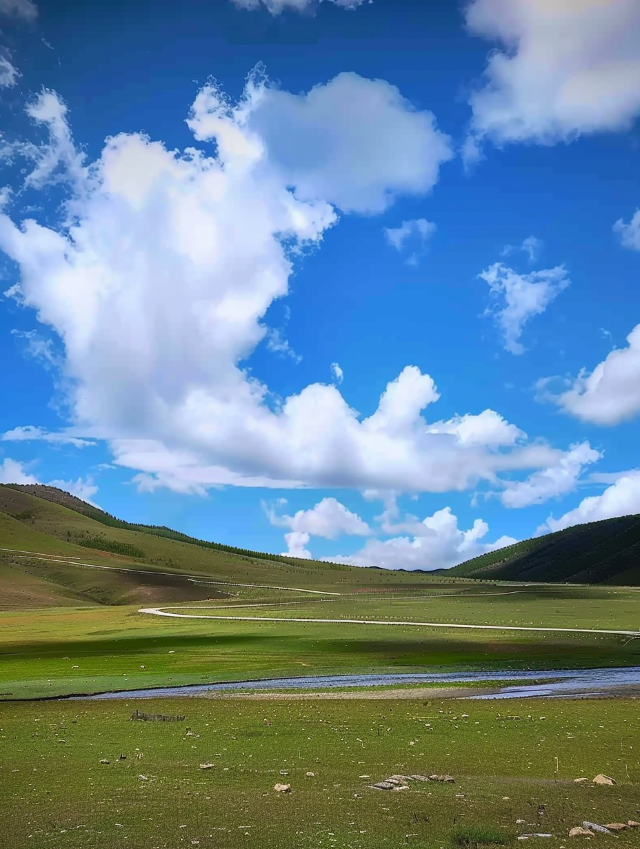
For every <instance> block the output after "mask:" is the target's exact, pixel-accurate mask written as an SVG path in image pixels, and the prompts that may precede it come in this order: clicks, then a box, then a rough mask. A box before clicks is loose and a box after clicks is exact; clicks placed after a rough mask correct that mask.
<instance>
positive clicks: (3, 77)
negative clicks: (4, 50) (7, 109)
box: [0, 56, 20, 88]
mask: <svg viewBox="0 0 640 849" xmlns="http://www.w3.org/2000/svg"><path fill="white" fill-rule="evenodd" d="M19 77H20V72H19V71H18V69H17V68H16V67H15V65H14V64H13V63H12V62H10V61H9V58H8V57H7V56H0V88H13V86H14V85H16V83H17V82H18V79H19Z"/></svg>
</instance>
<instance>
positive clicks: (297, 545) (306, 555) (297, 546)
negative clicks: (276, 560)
mask: <svg viewBox="0 0 640 849" xmlns="http://www.w3.org/2000/svg"><path fill="white" fill-rule="evenodd" d="M284 538H285V541H286V543H287V550H286V551H283V552H282V554H283V555H284V556H286V557H299V558H301V559H302V560H311V552H310V551H309V550H308V549H307V548H305V546H307V545H308V544H309V540H310V539H311V537H310V536H309V534H304V533H300V532H298V531H292V532H291V533H290V534H285V535H284Z"/></svg>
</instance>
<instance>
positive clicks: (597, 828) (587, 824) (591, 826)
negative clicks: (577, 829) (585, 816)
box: [582, 820, 611, 834]
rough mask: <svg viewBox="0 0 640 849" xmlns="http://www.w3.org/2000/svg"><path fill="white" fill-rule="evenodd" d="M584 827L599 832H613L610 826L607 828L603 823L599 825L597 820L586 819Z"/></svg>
mask: <svg viewBox="0 0 640 849" xmlns="http://www.w3.org/2000/svg"><path fill="white" fill-rule="evenodd" d="M582 825H583V827H584V828H588V829H589V830H590V831H597V832H598V833H599V834H611V832H610V831H609V829H608V828H605V826H603V825H598V823H597V822H589V821H588V820H584V822H583V823H582Z"/></svg>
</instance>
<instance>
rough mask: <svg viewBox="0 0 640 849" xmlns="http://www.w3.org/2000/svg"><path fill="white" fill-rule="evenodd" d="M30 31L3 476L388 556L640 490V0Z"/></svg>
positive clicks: (133, 507)
mask: <svg viewBox="0 0 640 849" xmlns="http://www.w3.org/2000/svg"><path fill="white" fill-rule="evenodd" d="M0 39H1V44H2V47H1V49H0V130H1V136H0V166H1V167H0V199H1V206H2V210H1V211H0V274H1V275H2V281H1V283H2V285H1V289H2V292H4V295H3V296H2V298H1V299H0V361H1V362H2V366H3V367H2V369H0V434H1V435H0V481H3V482H11V481H18V482H30V481H39V482H43V483H53V484H54V485H57V486H61V487H63V488H66V489H69V490H70V491H72V492H75V493H76V494H79V495H80V496H81V497H85V498H88V499H90V500H92V501H93V502H94V503H97V504H99V505H100V506H101V507H103V508H104V509H106V510H108V511H109V512H111V513H114V514H116V515H118V516H121V517H123V518H126V519H130V520H133V521H144V522H151V523H154V524H167V525H170V526H172V527H175V528H178V529H180V530H183V531H185V532H187V533H191V534H194V535H197V536H200V537H203V538H207V539H214V540H217V541H220V542H225V543H229V544H235V545H240V546H246V547H251V548H256V549H259V550H266V551H275V552H281V551H287V550H288V551H290V552H292V553H294V554H298V555H302V556H305V555H306V556H308V555H309V554H311V555H313V556H314V557H322V558H339V559H342V560H345V561H346V562H353V563H357V564H361V565H375V564H379V565H383V566H386V567H389V568H426V569H430V568H437V567H439V566H451V565H454V564H455V563H456V562H460V561H461V560H465V559H467V558H468V557H471V556H475V555H476V554H479V553H482V552H483V551H486V550H489V549H491V548H492V547H495V546H497V545H501V544H506V543H507V542H509V541H511V540H514V539H523V538H528V537H530V536H533V535H535V534H536V533H540V532H543V531H545V530H554V529H557V528H561V527H566V526H568V525H570V524H575V523H579V522H584V521H592V520H595V519H601V518H607V517H610V516H614V515H623V514H626V513H633V512H640V470H639V468H640V461H639V458H638V447H637V446H638V421H639V418H640V324H639V322H640V293H639V290H638V275H639V271H640V212H637V210H638V207H639V206H640V185H639V183H638V178H637V175H638V164H639V158H640V123H639V122H638V117H639V116H640V0H608V2H607V3H604V2H600V0H584V2H582V3H578V4H576V3H575V2H573V0H558V2H557V3H555V4H554V5H553V7H551V6H550V5H549V4H548V3H547V2H545V0H473V2H470V3H461V4H456V3H449V2H434V3H430V4H419V3H411V2H392V0H376V2H374V3H368V2H358V1H357V0H354V2H352V3H347V2H345V0H340V1H339V2H338V0H336V2H331V0H324V2H311V0H268V2H267V0H253V2H251V0H218V2H208V3H205V2H202V1H201V0H185V2H183V3H182V4H181V5H180V8H179V9H178V8H177V7H176V5H175V4H169V3H159V4H155V5H154V6H153V8H151V7H150V5H149V4H143V3H139V2H136V0H134V2H130V3H124V2H110V3H99V2H98V3H92V4H89V3H60V2H56V3H54V2H49V1H48V0H42V2H39V3H38V5H37V6H36V5H35V4H34V3H32V2H30V0H0ZM636 327H637V328H638V329H637V330H635V331H634V328H636Z"/></svg>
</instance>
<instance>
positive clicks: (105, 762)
mask: <svg viewBox="0 0 640 849" xmlns="http://www.w3.org/2000/svg"><path fill="white" fill-rule="evenodd" d="M100 763H101V764H108V763H110V762H109V761H108V760H107V759H106V758H101V760H100Z"/></svg>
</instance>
